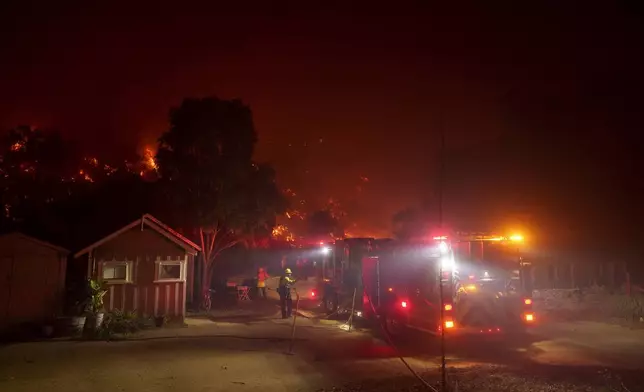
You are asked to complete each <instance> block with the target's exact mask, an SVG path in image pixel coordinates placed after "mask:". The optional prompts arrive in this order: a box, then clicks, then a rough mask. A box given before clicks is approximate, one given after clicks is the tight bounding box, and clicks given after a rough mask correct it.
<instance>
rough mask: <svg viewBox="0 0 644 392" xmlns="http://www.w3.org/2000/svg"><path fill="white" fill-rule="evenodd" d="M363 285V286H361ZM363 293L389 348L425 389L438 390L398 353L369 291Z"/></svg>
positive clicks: (436, 391)
mask: <svg viewBox="0 0 644 392" xmlns="http://www.w3.org/2000/svg"><path fill="white" fill-rule="evenodd" d="M363 287H364V286H363ZM364 294H365V295H366V296H367V301H369V305H370V306H371V311H372V312H373V314H374V315H376V318H377V319H378V320H377V321H378V325H379V326H380V330H381V331H382V333H383V335H384V337H385V339H386V340H387V344H389V346H391V348H393V349H394V352H395V353H396V356H397V357H398V359H400V361H401V362H402V363H403V365H405V367H406V368H407V369H408V370H409V372H411V374H412V375H413V376H414V377H416V378H417V379H418V381H420V382H421V383H422V384H423V385H424V386H425V387H426V388H427V389H429V390H430V391H433V392H438V389H436V388H434V387H433V386H432V385H431V384H430V383H429V382H427V381H426V380H425V379H423V378H422V377H421V376H420V374H418V373H417V372H416V371H415V370H414V369H413V368H412V367H411V365H410V364H409V363H408V362H407V361H406V360H405V358H404V357H403V356H402V355H401V354H400V350H398V347H396V345H395V344H394V342H393V340H392V338H391V336H390V335H389V332H387V330H386V329H385V327H384V326H383V325H382V322H381V321H380V315H379V314H378V312H376V308H375V307H374V306H373V301H371V296H370V295H369V293H367V292H366V291H364Z"/></svg>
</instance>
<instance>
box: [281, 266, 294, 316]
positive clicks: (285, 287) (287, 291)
mask: <svg viewBox="0 0 644 392" xmlns="http://www.w3.org/2000/svg"><path fill="white" fill-rule="evenodd" d="M292 275H293V273H292V272H291V269H290V268H287V269H285V270H284V275H283V276H282V277H280V284H279V287H278V291H279V295H280V307H281V308H282V318H289V317H291V313H292V312H293V299H292V298H291V288H292V286H293V284H294V283H295V279H293V277H292Z"/></svg>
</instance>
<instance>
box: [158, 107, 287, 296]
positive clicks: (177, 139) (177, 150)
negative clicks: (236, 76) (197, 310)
mask: <svg viewBox="0 0 644 392" xmlns="http://www.w3.org/2000/svg"><path fill="white" fill-rule="evenodd" d="M256 142H257V135H256V133H255V127H254V124H253V119H252V114H251V110H250V108H249V107H248V106H246V105H244V104H243V103H242V102H241V101H239V100H230V101H228V100H221V99H219V98H216V97H208V98H203V99H185V100H184V101H183V102H182V103H181V105H180V106H179V107H178V108H175V109H173V110H172V111H171V113H170V129H169V130H168V131H167V132H165V133H164V134H163V135H162V136H161V138H160V139H159V148H158V150H157V154H156V162H157V165H158V173H159V175H160V178H161V179H160V181H161V183H162V185H163V187H164V189H165V194H166V195H167V196H168V197H169V201H170V202H171V205H172V206H173V208H172V211H173V212H174V213H175V219H174V221H175V222H177V223H178V224H179V225H180V226H182V227H184V228H188V227H189V228H196V229H197V230H198V232H199V241H200V242H201V246H202V248H203V252H202V257H201V261H202V269H201V271H202V285H203V287H209V286H210V281H211V279H212V273H213V266H214V264H215V260H216V259H217V257H218V256H219V255H220V254H221V253H222V252H223V251H225V250H226V249H229V248H232V247H234V246H235V245H237V244H240V243H246V244H248V243H250V242H253V241H249V238H250V239H252V238H255V237H256V236H258V235H261V234H262V233H264V232H265V233H266V234H267V235H268V234H270V232H271V230H272V227H273V225H274V224H275V217H276V215H277V214H279V213H283V212H284V211H285V207H286V205H285V199H284V198H283V196H282V195H281V193H280V191H279V190H278V188H277V185H276V183H275V173H274V171H273V169H272V168H271V167H270V166H269V165H265V164H264V165H258V164H256V163H254V162H253V160H252V156H253V151H254V147H255V143H256Z"/></svg>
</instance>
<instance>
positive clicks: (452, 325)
mask: <svg viewBox="0 0 644 392" xmlns="http://www.w3.org/2000/svg"><path fill="white" fill-rule="evenodd" d="M450 328H454V322H453V321H452V320H448V321H445V329H450Z"/></svg>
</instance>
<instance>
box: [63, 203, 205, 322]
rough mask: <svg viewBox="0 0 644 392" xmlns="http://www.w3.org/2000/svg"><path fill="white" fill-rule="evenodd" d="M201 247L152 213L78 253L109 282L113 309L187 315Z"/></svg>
mask: <svg viewBox="0 0 644 392" xmlns="http://www.w3.org/2000/svg"><path fill="white" fill-rule="evenodd" d="M200 251H201V248H200V247H199V246H198V245H197V244H195V243H194V242H192V241H190V240H188V239H187V238H185V237H184V236H182V235H181V234H179V233H178V232H176V231H175V230H173V229H171V228H170V227H168V226H167V225H165V224H163V223H162V222H160V221H159V220H158V219H156V218H154V217H153V216H151V215H147V214H146V215H143V217H141V219H137V220H136V221H134V222H132V223H130V224H128V225H126V226H124V227H123V228H121V229H119V230H117V231H115V232H114V233H112V234H110V235H108V236H106V237H104V238H102V239H100V240H99V241H97V242H95V243H93V244H91V245H89V246H88V247H86V248H85V249H83V250H81V251H79V252H77V253H76V254H75V255H74V258H80V257H82V256H87V268H88V270H87V275H88V276H91V277H92V278H93V279H98V280H102V281H104V282H105V283H106V284H107V285H108V292H107V294H106V296H105V298H104V303H105V308H106V310H107V311H113V310H116V309H119V310H123V311H135V312H137V313H138V314H139V315H141V316H155V317H156V316H168V317H179V318H183V317H184V316H185V314H186V299H187V298H191V297H192V288H193V281H194V258H195V256H197V254H198V252H200Z"/></svg>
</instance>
